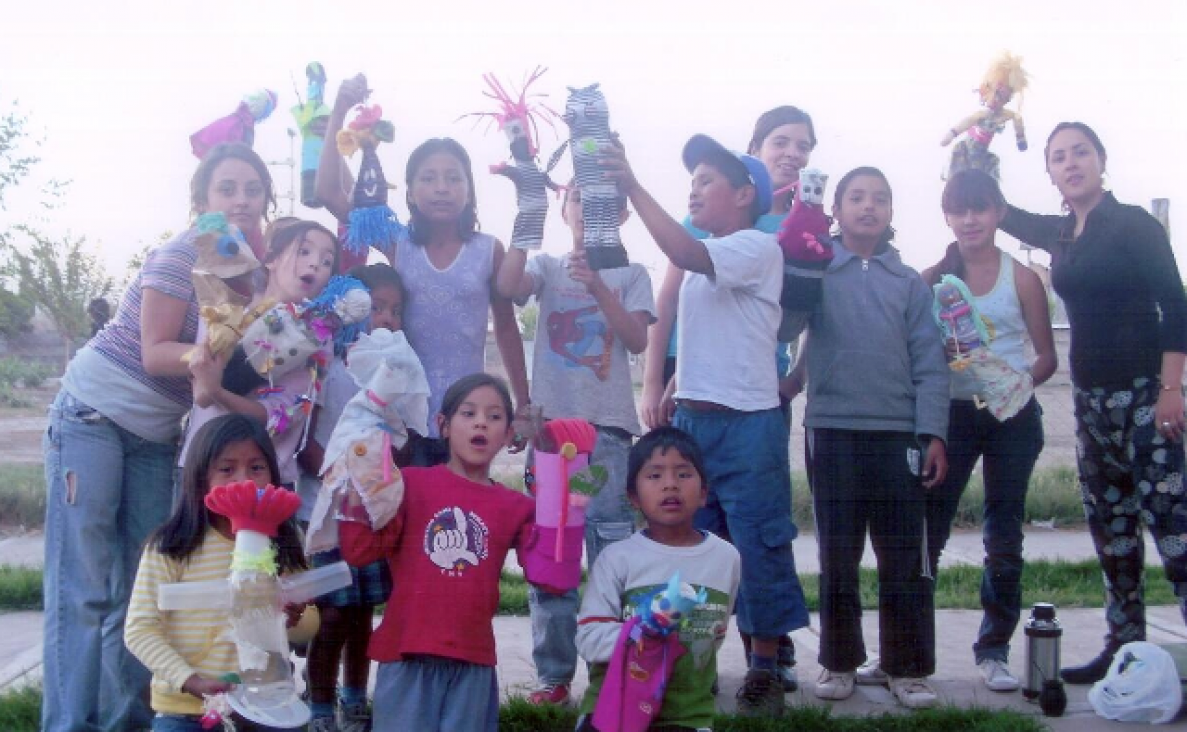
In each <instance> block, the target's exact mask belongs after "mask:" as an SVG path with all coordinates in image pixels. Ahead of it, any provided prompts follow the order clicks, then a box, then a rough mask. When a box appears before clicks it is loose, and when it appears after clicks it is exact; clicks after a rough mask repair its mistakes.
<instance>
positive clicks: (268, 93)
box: [190, 89, 276, 160]
mask: <svg viewBox="0 0 1187 732" xmlns="http://www.w3.org/2000/svg"><path fill="white" fill-rule="evenodd" d="M274 109H276V92H274V91H272V90H271V89H257V90H256V91H254V92H252V93H250V94H248V95H247V96H245V97H243V100H242V101H240V102H239V106H238V107H236V108H235V111H234V112H232V113H231V114H229V115H227V116H226V117H220V118H218V119H216V120H215V121H213V122H211V123H210V124H208V125H206V126H205V127H203V128H202V129H200V130H198V131H197V132H195V133H194V134H192V135H190V146H191V147H192V148H193V151H194V155H196V156H197V157H198V159H199V160H201V159H202V158H204V157H206V153H208V152H210V150H211V148H213V147H214V146H215V145H220V144H222V143H224V142H242V143H244V144H245V145H247V146H248V147H251V146H252V144H253V143H254V142H255V139H256V132H255V127H256V124H257V123H259V122H263V121H264V120H266V119H268V115H270V114H272V110H274Z"/></svg>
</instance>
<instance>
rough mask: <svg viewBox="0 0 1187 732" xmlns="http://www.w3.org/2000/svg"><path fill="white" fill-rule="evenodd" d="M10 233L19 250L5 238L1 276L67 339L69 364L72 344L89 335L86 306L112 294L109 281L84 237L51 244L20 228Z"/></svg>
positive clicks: (38, 234) (68, 237)
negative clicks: (13, 282) (13, 283)
mask: <svg viewBox="0 0 1187 732" xmlns="http://www.w3.org/2000/svg"><path fill="white" fill-rule="evenodd" d="M13 232H14V233H15V234H17V235H19V238H20V239H22V240H23V241H22V244H21V245H18V244H17V243H16V239H17V238H18V236H14V235H10V236H9V237H8V238H7V239H8V240H7V242H5V244H4V248H5V250H6V254H7V255H8V256H7V259H8V263H7V265H6V266H5V269H6V270H7V271H5V272H4V274H5V275H7V276H8V277H9V278H10V279H15V280H16V281H17V282H19V283H20V288H21V291H22V292H26V293H28V297H29V298H31V299H32V300H33V301H34V302H36V303H37V304H38V305H40V306H41V307H42V308H44V309H45V312H46V314H47V315H49V317H50V320H52V321H53V323H54V326H55V327H56V328H57V329H58V333H60V334H61V336H62V338H63V339H65V342H66V344H65V357H66V362H67V363H68V362H69V361H70V356H71V352H72V350H73V347H74V344H75V342H76V341H77V340H78V339H80V338H83V337H85V336H87V335H89V334H90V332H91V331H90V319H89V318H88V317H87V303H89V302H90V301H91V300H93V299H94V298H96V297H103V296H104V295H107V294H108V293H109V292H111V289H112V280H111V277H110V276H108V274H107V272H106V270H104V268H103V265H102V264H101V263H100V262H99V260H98V258H97V257H95V256H94V255H93V254H91V253H90V251H89V250H88V248H87V247H86V246H85V244H86V238H85V237H78V238H74V237H72V236H71V235H70V234H66V235H64V236H62V237H61V238H60V239H54V238H51V237H49V236H47V235H46V234H44V233H43V232H41V231H39V230H37V229H35V228H33V227H31V226H27V225H24V224H20V225H17V226H15V227H13Z"/></svg>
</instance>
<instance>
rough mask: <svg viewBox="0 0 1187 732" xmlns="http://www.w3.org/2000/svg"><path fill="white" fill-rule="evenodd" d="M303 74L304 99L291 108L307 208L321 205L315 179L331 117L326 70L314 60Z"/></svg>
mask: <svg viewBox="0 0 1187 732" xmlns="http://www.w3.org/2000/svg"><path fill="white" fill-rule="evenodd" d="M305 78H306V79H307V80H308V84H307V85H306V87H305V96H306V99H305V101H304V102H303V103H301V104H298V105H297V106H295V107H293V108H292V110H290V111H291V112H292V114H293V117H294V118H295V119H296V120H297V129H298V130H300V132H301V203H302V204H304V205H306V206H308V207H309V208H321V201H318V200H317V195H316V194H315V192H314V191H315V188H314V182H315V181H316V179H317V166H318V162H319V161H320V159H321V149H322V146H323V145H324V144H325V141H326V126H327V124H328V123H329V121H330V108H329V107H327V106H326V104H325V93H326V70H325V68H323V67H322V65H321V64H319V63H318V62H316V61H314V62H312V63H310V64H309V65H308V66H306V67H305Z"/></svg>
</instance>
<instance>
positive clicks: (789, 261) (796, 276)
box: [779, 168, 833, 343]
mask: <svg viewBox="0 0 1187 732" xmlns="http://www.w3.org/2000/svg"><path fill="white" fill-rule="evenodd" d="M827 184H828V175H826V174H825V173H823V172H821V171H819V170H816V169H815V168H805V169H804V170H801V171H800V180H799V182H798V183H797V184H796V193H795V201H794V202H793V203H792V205H791V212H790V213H788V214H787V218H785V219H784V220H783V225H782V226H781V227H779V248H780V249H782V250H783V294H782V296H781V297H780V298H779V304H780V306H781V307H782V308H783V319H782V321H781V322H780V324H779V340H781V341H783V342H785V343H786V342H790V341H792V340H795V337H796V336H798V335H799V334H800V331H802V330H803V328H804V325H805V324H806V323H807V319H808V316H809V315H811V313H812V311H813V310H814V309H815V308H816V305H817V304H818V303H819V302H820V297H821V294H822V292H823V288H824V282H823V279H824V272H825V270H826V269H828V265H829V263H830V262H832V261H833V250H832V244H831V243H830V242H829V240H828V229H829V226H830V225H831V224H832V219H830V218H829V217H828V215H827V214H825V213H824V189H825V186H826V185H827Z"/></svg>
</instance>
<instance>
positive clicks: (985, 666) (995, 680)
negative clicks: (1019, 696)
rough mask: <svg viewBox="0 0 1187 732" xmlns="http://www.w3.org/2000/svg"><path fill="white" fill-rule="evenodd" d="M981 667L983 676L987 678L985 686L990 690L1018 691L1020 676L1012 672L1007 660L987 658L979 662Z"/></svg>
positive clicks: (978, 665) (978, 666)
mask: <svg viewBox="0 0 1187 732" xmlns="http://www.w3.org/2000/svg"><path fill="white" fill-rule="evenodd" d="M977 668H979V669H981V678H983V679H985V686H987V687H989V690H990V691H1017V690H1018V687H1019V686H1020V684H1019V683H1018V678H1017V677H1016V676H1014V674H1012V673H1010V667H1009V666H1007V665H1006V662H1005V661H999V660H998V659H996V658H987V659H985V660H984V661H981V662H980V663H978V664H977Z"/></svg>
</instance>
